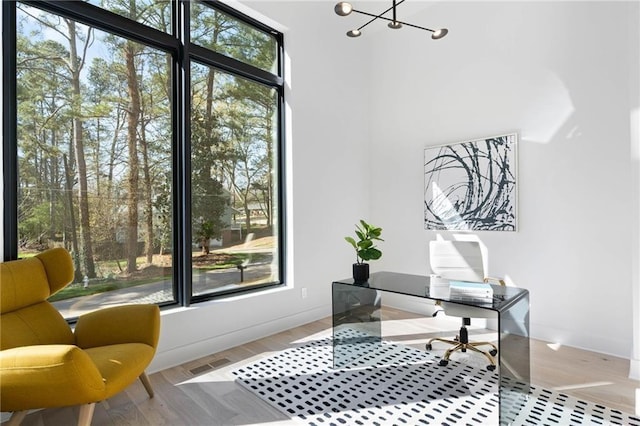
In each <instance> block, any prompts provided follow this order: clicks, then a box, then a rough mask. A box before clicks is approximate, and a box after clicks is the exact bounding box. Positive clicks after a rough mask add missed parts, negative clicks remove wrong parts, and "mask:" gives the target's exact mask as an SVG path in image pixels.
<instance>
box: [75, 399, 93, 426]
mask: <svg viewBox="0 0 640 426" xmlns="http://www.w3.org/2000/svg"><path fill="white" fill-rule="evenodd" d="M95 408H96V403H95V402H92V403H91V404H82V405H81V406H80V416H78V426H90V425H91V419H92V418H93V410H94V409H95Z"/></svg>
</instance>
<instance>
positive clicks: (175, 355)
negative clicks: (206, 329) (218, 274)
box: [147, 306, 331, 374]
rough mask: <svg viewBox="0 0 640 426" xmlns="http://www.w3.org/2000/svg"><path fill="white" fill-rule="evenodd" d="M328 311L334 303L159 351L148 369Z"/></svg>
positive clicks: (305, 321) (239, 342)
mask: <svg viewBox="0 0 640 426" xmlns="http://www.w3.org/2000/svg"><path fill="white" fill-rule="evenodd" d="M328 315H331V307H330V306H329V307H326V306H321V307H316V308H312V309H309V310H306V311H304V312H299V313H296V314H293V315H289V316H286V317H281V318H276V319H273V320H271V321H266V322H262V323H260V324H255V325H253V326H251V327H247V328H244V329H239V330H233V331H231V332H228V333H225V334H221V335H218V336H214V337H212V338H209V339H206V340H202V341H199V342H193V343H192V344H189V345H186V346H182V347H177V348H171V349H169V350H165V351H161V352H157V353H156V355H155V357H154V359H153V361H152V362H151V365H149V367H148V368H147V373H149V374H151V373H155V372H158V371H162V370H166V369H167V368H171V367H175V366H177V365H180V364H184V363H185V362H189V361H193V360H196V359H198V358H202V357H205V356H207V355H211V354H214V353H217V352H221V351H224V350H227V349H230V348H233V347H236V346H240V345H244V344H245V343H249V342H252V341H254V340H257V339H261V338H263V337H266V336H270V335H272V334H276V333H279V332H281V331H285V330H289V329H290V328H294V327H298V326H301V325H304V324H308V323H310V322H313V321H317V320H319V319H322V318H325V317H327V316H328Z"/></svg>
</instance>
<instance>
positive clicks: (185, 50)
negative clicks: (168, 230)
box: [2, 0, 287, 306]
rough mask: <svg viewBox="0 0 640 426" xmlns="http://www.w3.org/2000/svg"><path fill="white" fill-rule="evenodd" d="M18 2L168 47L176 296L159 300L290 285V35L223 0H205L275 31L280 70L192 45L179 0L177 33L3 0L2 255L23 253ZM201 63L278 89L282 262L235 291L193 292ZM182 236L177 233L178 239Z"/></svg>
mask: <svg viewBox="0 0 640 426" xmlns="http://www.w3.org/2000/svg"><path fill="white" fill-rule="evenodd" d="M17 3H23V4H27V5H29V6H33V7H36V8H39V9H41V10H44V11H46V12H50V13H55V14H57V15H60V16H64V17H67V18H70V19H73V20H75V21H77V22H79V23H82V24H86V25H90V26H92V27H94V28H96V29H99V30H102V31H106V32H109V33H112V34H114V35H117V36H121V37H125V38H128V39H130V40H132V41H134V42H138V43H141V44H145V45H148V46H150V47H153V48H155V49H158V50H161V51H164V52H167V53H168V54H170V55H171V57H172V59H173V72H172V82H173V89H172V100H171V101H172V115H173V117H172V118H173V120H174V132H173V136H172V151H173V164H172V167H173V188H172V190H173V191H172V192H173V200H172V209H173V238H172V240H173V241H172V248H173V258H172V260H173V292H174V299H175V300H174V301H173V302H165V303H161V304H160V306H176V305H180V306H189V305H190V304H191V303H196V302H202V301H206V300H211V299H217V298H221V297H227V296H229V295H230V294H238V293H242V294H246V293H253V292H257V291H262V290H264V289H265V288H272V287H277V286H284V285H285V283H286V280H287V276H286V240H287V239H286V232H287V231H286V230H287V226H286V217H285V216H286V215H285V212H286V208H285V206H286V204H285V202H286V193H285V134H284V130H285V116H284V111H285V100H284V92H285V90H284V87H285V85H284V36H283V34H282V33H281V32H279V31H277V30H276V29H274V28H271V27H270V26H268V25H266V24H264V23H262V22H260V21H259V20H257V19H255V18H253V17H250V16H248V15H246V14H244V13H241V12H239V11H237V10H235V9H234V8H232V7H230V6H228V5H226V4H224V3H222V2H220V1H218V0H213V1H211V0H202V1H201V3H203V4H206V5H208V6H211V7H213V8H215V9H217V10H219V11H221V12H224V13H226V14H228V15H230V16H231V17H233V18H235V19H238V20H240V21H242V22H244V23H245V24H247V25H250V26H252V27H254V28H256V29H258V30H260V31H263V32H266V33H269V34H271V35H272V36H273V37H274V39H275V40H276V43H277V66H276V68H277V73H276V74H272V73H269V72H268V71H265V70H262V69H259V68H257V67H254V66H252V65H250V64H247V63H244V62H242V61H239V60H236V59H233V58H230V57H227V56H224V55H222V54H219V53H216V52H213V51H211V50H209V49H206V48H203V47H201V46H198V45H195V44H192V43H191V42H190V39H189V33H190V19H189V13H190V12H189V9H190V8H189V1H188V0H173V1H171V8H172V33H171V34H169V33H166V32H163V31H160V30H157V29H155V28H152V27H149V26H146V25H144V24H142V23H139V22H136V21H134V20H131V19H129V18H126V17H124V16H122V15H118V14H116V13H113V12H110V11H108V10H106V9H102V8H100V7H98V6H95V5H93V4H90V3H87V2H78V1H59V0H53V1H27V0H25V1H19V2H18V1H16V0H11V1H4V2H3V4H2V8H3V9H2V44H3V57H2V61H3V78H2V85H3V92H4V96H3V117H2V119H3V132H2V133H3V184H4V185H3V208H4V212H3V216H4V223H3V233H4V234H3V235H4V245H3V250H4V260H5V261H8V260H15V259H17V258H18V207H17V206H18V204H17V188H18V151H17V97H16V96H17V94H16V69H17V67H16V50H17V46H16V40H17V34H16V32H17V23H16V15H17V12H16V10H17ZM191 61H197V62H200V63H203V64H206V65H209V66H212V67H215V68H218V69H220V70H222V71H225V72H227V73H230V74H233V75H237V76H241V77H243V78H247V79H249V80H252V81H255V82H257V83H261V84H265V85H268V86H270V87H272V88H274V89H275V90H276V92H277V96H278V106H277V107H278V113H277V114H278V115H277V123H278V130H277V145H278V146H277V148H276V149H277V157H278V160H277V164H274V165H273V166H272V167H274V169H275V170H276V172H277V175H278V186H277V195H278V198H277V203H278V204H277V205H278V208H277V223H278V230H279V232H278V248H277V250H278V267H279V276H280V280H279V281H278V282H274V283H265V284H258V285H254V286H251V287H250V288H248V289H232V290H228V291H224V292H218V293H211V294H201V295H195V296H194V295H192V267H191V240H192V238H191V237H192V236H191V223H190V219H191V188H190V170H191V164H190V156H191V151H190V139H189V135H190V106H191V104H190V100H191V97H190V93H191V92H190V86H189V85H190V64H191ZM178 236H179V237H178Z"/></svg>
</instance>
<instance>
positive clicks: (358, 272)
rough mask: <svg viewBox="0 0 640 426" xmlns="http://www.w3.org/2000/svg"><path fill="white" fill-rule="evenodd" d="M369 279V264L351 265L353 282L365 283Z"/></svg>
mask: <svg viewBox="0 0 640 426" xmlns="http://www.w3.org/2000/svg"><path fill="white" fill-rule="evenodd" d="M368 279H369V264H368V263H354V264H353V281H355V282H357V283H364V282H367V280H368Z"/></svg>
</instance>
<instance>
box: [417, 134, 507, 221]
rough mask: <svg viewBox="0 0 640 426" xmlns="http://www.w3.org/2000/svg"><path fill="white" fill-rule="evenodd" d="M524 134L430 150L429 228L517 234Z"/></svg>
mask: <svg viewBox="0 0 640 426" xmlns="http://www.w3.org/2000/svg"><path fill="white" fill-rule="evenodd" d="M517 146H518V134H517V133H510V134H505V135H499V136H492V137H488V138H481V139H474V140H470V141H465V142H458V143H455V144H448V145H439V146H432V147H427V148H425V149H424V227H425V229H427V230H441V231H443V230H456V231H513V232H515V231H517V229H518V226H517V219H518V214H517V205H518V203H517V189H518V186H517Z"/></svg>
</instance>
